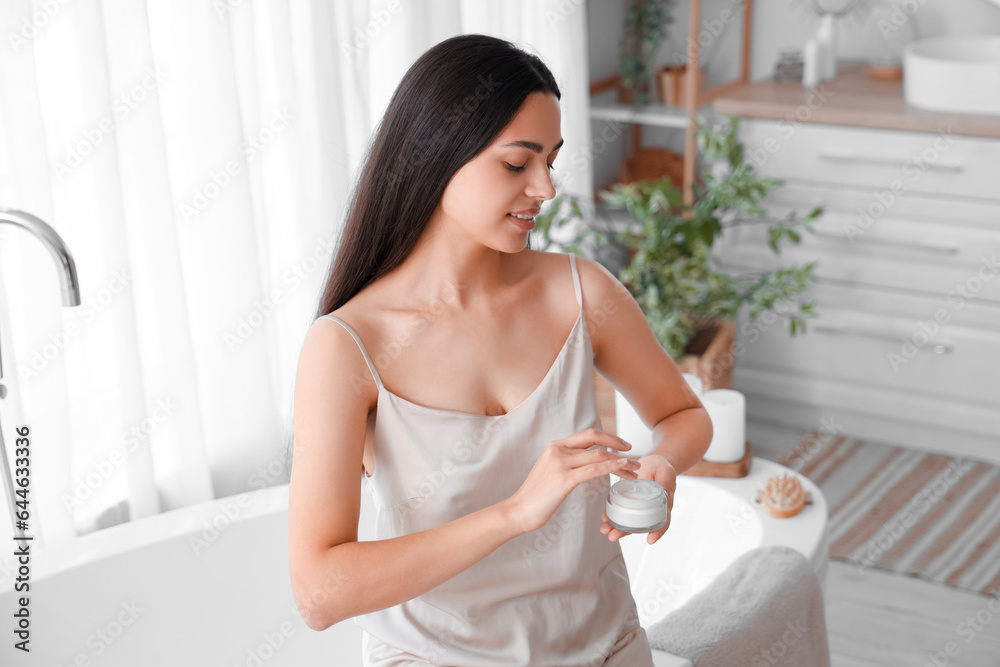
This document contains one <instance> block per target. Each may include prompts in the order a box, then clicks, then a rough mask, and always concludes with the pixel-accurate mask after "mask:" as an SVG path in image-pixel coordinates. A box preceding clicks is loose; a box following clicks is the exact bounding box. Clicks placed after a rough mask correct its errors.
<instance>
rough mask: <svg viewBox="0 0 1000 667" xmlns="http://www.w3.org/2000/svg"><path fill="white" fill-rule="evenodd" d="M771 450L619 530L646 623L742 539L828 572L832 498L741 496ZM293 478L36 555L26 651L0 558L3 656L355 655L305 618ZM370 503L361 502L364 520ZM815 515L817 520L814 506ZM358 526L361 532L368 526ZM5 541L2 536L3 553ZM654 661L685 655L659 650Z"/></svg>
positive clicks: (766, 468) (125, 664) (733, 552)
mask: <svg viewBox="0 0 1000 667" xmlns="http://www.w3.org/2000/svg"><path fill="white" fill-rule="evenodd" d="M778 469H779V467H778V466H776V465H775V464H773V463H771V462H769V461H765V460H762V459H755V460H754V464H753V469H752V475H751V477H748V478H745V479H741V480H717V479H704V478H689V477H683V476H682V477H681V479H679V480H678V484H677V494H676V502H675V507H674V514H673V518H672V523H671V527H670V529H669V530H668V531H667V533H666V535H664V537H663V538H662V539H661V540H660V541H659V542H658V543H657V544H655V545H653V546H652V547H650V546H649V545H647V544H646V543H645V536H644V535H635V536H628V537H626V538H623V540H622V548H623V550H624V551H625V557H626V562H627V564H628V567H629V572H630V575H631V579H632V591H633V595H635V597H636V602H637V604H638V607H639V612H640V618H641V619H642V622H643V625H644V626H648V625H649V624H650V623H652V622H655V621H656V620H658V619H659V618H662V617H663V615H665V614H666V613H667V612H669V611H671V610H672V609H675V608H677V607H678V606H680V605H681V604H683V603H684V601H686V600H687V599H688V598H689V597H690V596H691V595H693V594H694V593H695V592H697V591H698V590H700V589H701V588H703V587H704V586H705V585H707V583H708V582H710V581H711V580H712V578H713V577H715V576H716V575H717V574H718V573H719V572H720V571H721V570H722V569H724V568H725V567H726V565H728V564H729V563H730V562H731V561H732V560H733V559H734V558H736V557H737V556H738V555H740V554H741V553H743V552H745V551H747V550H748V549H751V548H753V547H755V546H758V545H761V544H769V543H784V544H789V545H791V546H794V547H796V548H798V549H799V550H800V551H802V553H804V554H805V555H806V556H807V557H809V558H810V560H811V561H812V562H813V564H814V568H815V569H816V572H817V574H818V575H819V576H820V577H821V580H822V578H823V577H824V576H825V571H826V570H825V567H826V555H827V549H828V547H827V544H826V520H825V517H826V505H825V502H824V501H823V498H822V496H821V495H820V494H819V492H818V491H817V490H816V488H815V487H814V486H813V485H812V484H811V483H809V482H808V480H805V482H806V485H807V487H808V488H809V490H810V491H811V492H812V493H813V498H814V499H815V504H814V505H812V506H810V507H807V508H806V510H805V512H803V514H801V515H799V516H798V517H794V518H792V519H784V520H777V519H771V518H770V517H767V516H766V515H763V514H762V513H761V512H760V510H759V509H757V506H755V505H752V504H751V503H750V502H749V501H748V499H749V498H750V496H751V495H752V492H753V491H754V490H755V489H756V488H757V486H759V483H762V481H763V479H764V478H766V477H767V476H769V474H770V473H772V472H774V471H776V470H778ZM287 500H288V487H287V486H279V487H272V488H269V489H264V490H262V491H254V492H252V493H248V494H244V495H240V496H232V497H229V498H224V499H220V500H217V501H213V502H210V503H203V504H201V505H197V506H193V507H188V508H184V509H181V510H176V511H172V512H167V513H165V514H161V515H158V516H155V517H152V518H149V519H144V520H141V521H135V522H131V523H128V524H124V525H121V526H116V527H113V528H109V529H106V530H103V531H99V532H97V533H92V534H89V535H85V536H83V537H81V538H79V539H78V540H75V541H74V542H73V543H71V544H69V545H65V546H62V547H53V548H50V549H46V550H43V551H40V552H38V553H37V554H35V555H33V557H32V561H31V576H32V579H31V587H32V590H31V601H30V614H31V617H30V619H31V625H30V633H31V643H30V646H31V652H30V654H28V653H23V652H21V651H17V650H15V649H14V648H13V644H14V642H15V641H16V639H15V638H14V635H13V632H12V631H13V629H14V621H15V619H14V618H13V613H14V610H15V608H16V607H15V605H16V601H17V597H18V596H19V595H21V594H16V593H14V591H13V584H14V580H13V577H14V576H16V573H14V572H12V571H11V565H10V559H9V557H8V558H6V559H3V560H2V561H0V562H2V563H3V565H2V566H0V571H2V575H0V591H2V592H0V619H2V620H0V623H2V624H3V627H0V637H3V641H2V646H0V665H4V667H8V666H10V667H14V666H18V665H25V666H35V665H37V666H39V667H41V666H43V665H44V666H45V667H64V666H68V665H74V666H75V665H80V666H85V665H91V666H94V667H113V666H114V667H117V666H121V667H155V666H159V665H163V666H167V665H170V666H171V667H176V666H180V665H183V666H184V667H200V666H204V667H237V666H239V667H279V666H281V667H285V666H287V667H293V666H294V667H310V666H312V665H323V666H341V665H344V666H354V665H360V664H361V631H360V629H359V628H358V627H357V626H356V625H355V624H354V621H353V620H348V621H344V622H342V623H339V624H337V625H335V626H333V627H331V628H329V629H328V630H326V631H324V632H319V633H318V632H314V631H312V630H310V629H309V628H308V627H306V625H305V623H304V622H303V621H302V619H301V617H300V616H299V614H298V612H297V610H296V607H295V604H294V600H293V598H292V593H291V587H290V583H289V576H288V554H287V547H288V538H287ZM365 512H367V510H363V514H362V520H364V519H365V517H366V514H365ZM820 519H822V520H820ZM363 537H364V535H362V538H363ZM10 551H12V549H11V550H8V549H7V548H4V553H5V554H9V553H10ZM654 658H655V662H656V664H657V665H658V666H670V667H675V666H677V667H679V666H682V665H690V662H689V661H687V660H684V659H680V658H677V657H675V656H670V655H669V654H666V653H664V652H662V651H654Z"/></svg>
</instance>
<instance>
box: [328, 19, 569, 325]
mask: <svg viewBox="0 0 1000 667" xmlns="http://www.w3.org/2000/svg"><path fill="white" fill-rule="evenodd" d="M536 91H541V92H545V93H553V94H555V96H556V98H557V99H561V98H562V94H561V93H560V91H559V86H558V85H557V84H556V81H555V77H553V76H552V72H551V71H549V68H548V67H546V65H545V63H543V62H542V61H541V59H540V58H538V56H535V55H533V54H531V53H528V52H526V51H523V50H521V49H519V48H517V47H516V46H514V45H513V44H512V43H510V42H508V41H506V40H503V39H499V38H497V37H491V36H489V35H475V34H474V35H459V36H457V37H452V38H450V39H446V40H444V41H443V42H441V43H439V44H437V45H435V46H433V47H431V48H430V49H428V50H427V51H426V52H425V53H424V54H423V55H421V56H420V58H418V59H417V61H416V62H414V63H413V65H412V66H410V69H409V70H408V71H407V72H406V74H405V75H404V76H403V79H402V81H400V82H399V86H398V87H397V88H396V92H395V93H393V95H392V99H391V100H390V101H389V106H388V107H387V108H386V111H385V115H384V116H383V117H382V120H381V122H380V123H379V125H378V128H377V129H376V131H375V134H374V138H373V140H372V141H371V143H370V144H369V149H368V153H367V156H366V158H365V162H364V166H363V168H362V170H361V174H360V176H359V177H358V182H357V185H356V187H355V189H354V193H353V195H352V197H351V202H350V206H349V208H348V213H347V220H346V222H345V225H344V229H343V232H342V233H341V237H340V242H339V244H338V248H337V252H336V253H335V254H334V258H333V261H332V262H331V264H330V270H329V274H328V277H327V281H326V287H325V288H324V290H323V296H322V297H321V299H320V302H319V307H318V309H317V312H316V317H320V316H322V315H326V314H327V313H330V312H332V311H334V310H336V309H337V308H340V307H341V306H342V305H344V304H345V303H347V302H348V301H349V300H350V299H351V298H352V297H353V296H354V295H355V294H357V293H358V292H360V291H361V290H362V289H364V288H365V287H366V286H368V285H369V284H371V283H372V282H374V281H375V280H377V279H378V278H380V277H381V276H383V275H385V274H386V273H388V272H390V271H392V270H393V269H394V268H396V267H397V266H399V264H400V263H402V262H403V260H404V259H406V257H407V256H408V255H409V254H410V252H411V251H412V250H413V247H414V246H415V245H416V243H417V240H418V239H419V238H420V234H421V233H422V232H423V230H424V228H425V227H426V226H427V223H428V222H429V220H430V218H431V215H432V214H433V212H434V209H435V208H436V207H437V205H438V202H440V200H441V196H442V195H443V194H444V190H445V186H447V184H448V182H449V181H450V180H451V177H452V176H454V174H455V172H457V171H458V170H459V169H460V168H461V167H462V166H463V165H465V164H466V163H467V162H469V161H470V160H471V159H472V158H474V157H476V156H477V155H478V154H479V153H481V152H482V151H483V150H484V149H485V148H486V147H487V146H489V145H490V143H491V142H492V141H493V140H494V139H495V138H496V137H497V135H499V134H500V131H501V130H503V128H504V127H506V126H507V125H508V124H509V123H510V122H511V120H513V118H514V116H515V115H516V114H517V111H518V109H520V107H521V105H522V104H523V103H524V100H525V98H527V96H528V95H529V94H530V93H533V92H536ZM528 247H529V248H530V242H529V245H528Z"/></svg>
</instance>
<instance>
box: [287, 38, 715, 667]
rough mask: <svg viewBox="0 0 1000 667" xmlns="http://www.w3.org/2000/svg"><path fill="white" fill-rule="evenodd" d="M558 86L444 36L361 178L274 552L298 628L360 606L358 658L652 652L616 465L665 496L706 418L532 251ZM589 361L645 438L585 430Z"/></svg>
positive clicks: (618, 316) (661, 361)
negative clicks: (620, 508)
mask: <svg viewBox="0 0 1000 667" xmlns="http://www.w3.org/2000/svg"><path fill="white" fill-rule="evenodd" d="M560 96H561V95H560V92H559V88H558V86H557V85H556V82H555V80H554V79H553V77H552V74H551V72H550V71H549V70H548V68H547V67H546V66H545V65H544V64H543V63H542V62H541V60H539V59H538V58H537V57H536V56H534V55H531V54H529V53H526V52H524V51H522V50H520V49H517V48H516V47H514V46H513V45H512V44H510V43H509V42H506V41H504V40H500V39H496V38H493V37H488V36H484V35H463V36H459V37H455V38H452V39H448V40H446V41H444V42H442V43H440V44H438V45H436V46H434V47H433V48H431V49H430V50H429V51H427V52H426V53H424V54H423V55H422V56H421V57H420V58H419V59H418V60H417V61H416V63H414V64H413V66H412V67H411V68H410V70H409V71H408V72H407V73H406V75H405V76H404V77H403V80H402V81H401V82H400V84H399V88H398V89H397V90H396V92H395V94H394V95H393V97H392V100H391V101H390V103H389V106H388V108H387V110H386V112H385V116H384V118H383V120H382V122H381V124H380V126H379V127H378V129H377V131H376V133H375V138H374V141H373V144H372V145H371V148H370V152H369V154H368V157H367V161H366V163H365V165H364V168H363V170H362V173H361V176H360V179H359V182H358V184H357V187H356V189H355V192H354V196H353V200H352V202H351V207H350V211H349V214H348V218H347V222H346V226H345V230H344V233H343V237H342V239H341V241H340V245H339V248H338V251H337V254H336V257H335V260H334V262H333V265H332V268H331V272H330V276H329V280H328V282H327V285H326V290H325V292H324V294H323V297H322V302H321V304H320V307H319V310H318V313H317V315H318V316H320V317H318V318H317V320H316V321H315V323H314V324H313V326H312V327H311V328H310V330H309V332H308V333H307V335H306V338H305V341H304V343H303V346H302V351H301V355H300V358H299V364H298V371H297V376H296V385H295V408H294V413H295V417H294V449H293V453H294V458H293V461H294V464H293V467H292V475H291V485H290V496H289V549H290V554H289V555H290V563H291V577H292V586H293V590H294V593H295V598H296V602H297V604H298V606H299V609H300V611H301V612H302V615H303V617H304V618H305V620H306V622H307V623H308V625H309V627H311V628H313V629H316V630H322V629H324V628H327V627H329V626H330V625H333V624H334V623H337V622H339V621H342V620H345V619H349V618H352V617H354V618H355V619H356V621H357V624H358V625H360V626H361V627H362V629H363V630H364V634H363V637H364V641H363V651H364V656H365V657H364V660H365V663H364V664H365V665H378V666H380V667H390V666H391V667H400V666H402V665H417V664H419V665H426V664H434V665H468V666H472V665H477V666H486V665H506V666H510V665H542V664H544V665H594V666H596V665H605V666H609V665H628V667H648V666H650V665H652V664H653V663H652V658H651V652H650V647H649V644H648V642H647V640H646V635H645V632H644V630H643V628H642V627H641V626H640V625H639V620H638V617H637V614H636V607H635V601H634V600H633V598H632V595H631V592H630V590H629V580H628V573H627V571H626V569H625V563H624V560H623V558H622V553H621V547H620V545H619V544H618V543H617V540H618V539H619V538H620V537H622V535H624V533H622V532H620V531H618V530H617V529H612V527H611V526H610V525H609V524H608V523H607V521H606V519H607V516H606V514H605V513H604V511H603V510H604V502H605V498H606V496H607V493H608V489H609V485H610V479H609V473H614V474H615V475H618V476H619V477H622V478H623V479H636V478H637V477H641V478H645V479H652V480H655V481H656V482H658V483H660V484H662V485H663V487H664V489H666V492H667V494H668V498H669V499H670V502H671V504H672V498H673V492H674V487H675V479H676V476H677V474H678V473H680V472H683V471H684V470H686V469H687V468H689V467H690V466H692V465H694V463H696V462H697V461H698V460H699V459H700V458H701V456H702V454H703V453H704V451H705V450H706V449H707V447H708V444H709V441H710V439H711V432H712V430H711V423H710V421H709V419H708V415H707V413H706V412H705V410H704V408H703V407H702V406H701V403H700V402H699V401H698V399H697V398H696V397H695V395H694V394H693V393H692V392H691V391H690V390H689V389H688V387H687V384H686V383H685V382H684V380H683V378H682V377H681V374H680V372H679V371H678V369H677V367H676V365H675V364H674V363H673V361H672V360H671V359H670V357H669V356H668V355H667V354H666V352H665V351H664V350H663V348H662V347H661V346H660V345H659V344H658V342H657V341H656V338H655V337H654V335H653V333H652V331H651V330H650V328H649V325H648V324H647V323H646V320H645V318H644V317H643V314H642V312H641V311H640V309H639V307H638V305H637V304H636V303H635V300H634V299H633V298H632V297H631V295H630V294H629V293H628V291H627V290H626V289H625V288H624V287H623V286H622V285H621V283H619V282H618V280H617V279H616V278H615V277H614V276H613V275H611V274H610V273H609V272H608V271H607V270H605V269H604V268H603V267H602V266H601V265H600V264H598V263H597V262H594V261H591V260H588V259H585V258H576V257H574V256H572V255H565V254H558V253H545V252H538V251H534V250H531V249H530V247H528V236H529V231H530V229H531V228H532V227H533V225H534V222H533V220H532V218H533V216H534V214H536V213H537V212H538V210H539V207H540V205H541V204H542V202H544V201H546V200H548V199H551V198H552V197H554V196H555V191H554V189H553V187H552V181H551V178H550V173H549V172H550V170H551V169H553V168H554V167H553V161H554V160H555V158H556V155H557V154H558V152H559V147H560V146H561V145H562V143H563V140H562V136H561V132H560V114H559V99H560ZM595 367H596V368H597V369H598V370H599V371H600V372H601V373H602V374H603V375H604V376H605V377H607V378H608V379H609V380H611V382H612V383H614V385H615V386H616V387H617V388H618V389H619V390H621V391H622V393H623V394H624V395H625V396H626V397H627V398H628V399H629V401H630V402H631V403H632V404H633V405H634V406H635V408H636V410H637V411H638V413H639V414H640V415H641V416H642V418H643V420H644V421H645V422H646V423H647V424H650V425H654V424H655V430H654V442H656V443H658V444H657V446H656V449H655V451H654V452H653V453H651V454H649V455H647V456H644V457H642V458H639V459H636V458H635V457H633V458H628V457H627V456H625V455H627V454H628V452H629V449H630V447H631V445H629V444H628V443H626V442H625V441H623V440H621V439H620V438H618V437H616V436H614V435H612V434H609V433H605V432H603V431H602V430H601V422H600V418H599V416H598V413H597V406H596V402H595V397H594V388H593V381H592V380H593V369H594V368H595ZM362 485H364V488H365V491H366V492H367V493H370V499H371V502H372V505H373V507H374V508H375V512H376V518H375V526H374V529H375V534H376V537H377V539H374V540H372V541H361V542H359V541H358V520H359V513H360V506H361V492H362ZM666 530H667V526H664V527H663V528H662V529H661V530H658V531H656V532H654V533H650V534H649V536H648V538H647V540H648V541H649V543H653V542H655V541H656V540H658V539H659V538H660V537H661V536H662V535H663V533H664V532H665V531H666ZM633 539H636V538H633Z"/></svg>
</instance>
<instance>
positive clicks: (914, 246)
mask: <svg viewBox="0 0 1000 667" xmlns="http://www.w3.org/2000/svg"><path fill="white" fill-rule="evenodd" d="M811 231H812V233H813V234H815V235H816V236H820V237H822V238H825V239H836V240H837V241H847V240H848V239H847V237H845V236H844V235H842V234H838V233H837V232H828V231H825V230H822V229H812V230H811ZM864 242H865V243H876V244H881V245H890V246H895V247H897V248H906V249H907V250H919V251H920V252H933V253H942V254H944V255H957V254H958V251H959V250H961V248H959V247H958V246H956V245H948V244H943V243H935V242H934V241H917V242H913V241H901V240H899V239H881V238H878V237H877V236H867V237H865V239H864Z"/></svg>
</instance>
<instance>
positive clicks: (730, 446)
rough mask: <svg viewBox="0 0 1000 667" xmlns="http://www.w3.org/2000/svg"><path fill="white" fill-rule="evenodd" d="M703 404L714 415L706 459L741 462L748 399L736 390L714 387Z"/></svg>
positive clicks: (702, 398)
mask: <svg viewBox="0 0 1000 667" xmlns="http://www.w3.org/2000/svg"><path fill="white" fill-rule="evenodd" d="M701 403H702V405H704V406H705V410H707V411H708V416H709V417H711V418H712V430H713V433H712V444H711V445H709V446H708V451H707V452H705V456H704V457H703V458H704V459H705V460H706V461H725V462H731V461H739V460H741V459H742V458H743V456H744V455H745V454H746V398H745V397H744V396H743V394H741V393H740V392H738V391H736V390H735V389H711V390H709V391H706V392H705V393H704V394H702V396H701Z"/></svg>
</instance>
